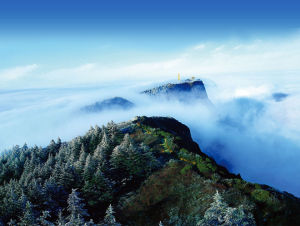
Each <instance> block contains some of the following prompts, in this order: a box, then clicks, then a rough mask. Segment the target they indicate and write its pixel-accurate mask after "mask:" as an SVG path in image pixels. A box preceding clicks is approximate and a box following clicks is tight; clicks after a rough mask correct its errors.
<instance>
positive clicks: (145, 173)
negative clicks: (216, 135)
mask: <svg viewBox="0 0 300 226" xmlns="http://www.w3.org/2000/svg"><path fill="white" fill-rule="evenodd" d="M72 189H77V190H76V192H78V194H77V195H78V196H79V197H80V198H82V200H80V199H76V200H77V201H76V202H82V203H81V204H80V205H79V204H78V205H79V206H78V208H77V209H76V211H78V214H80V218H78V219H77V218H76V220H77V221H78V222H79V221H80V222H81V223H80V224H79V225H84V223H85V222H86V223H87V221H88V220H89V218H93V219H94V222H97V223H99V224H101V225H103V224H104V225H105V224H106V225H107V224H108V223H109V222H108V220H109V219H112V217H113V216H112V211H111V210H108V211H106V209H107V207H108V206H109V205H110V204H112V206H113V208H114V210H115V217H116V220H117V221H118V222H120V223H122V224H124V225H158V223H159V222H160V221H162V222H163V224H164V225H187V226H189V225H221V224H223V225H224V224H225V223H226V224H227V225H255V224H258V225H297V224H298V222H300V200H299V199H298V198H296V197H294V196H292V195H290V194H288V193H282V192H279V191H276V190H275V189H273V188H271V187H269V186H266V185H259V184H253V183H249V182H247V181H244V180H243V179H242V178H241V177H240V176H239V175H234V174H231V173H230V172H228V170H227V169H226V168H224V167H222V166H219V165H218V164H217V163H216V162H215V161H214V160H213V159H212V158H210V157H209V156H207V155H206V154H204V153H203V152H202V151H201V149H200V148H199V146H198V145H197V144H196V143H195V142H194V141H193V140H192V138H191V134H190V130H189V128H188V127H187V126H185V125H183V124H182V123H180V122H178V121H177V120H175V119H173V118H165V117H136V118H135V119H133V120H131V121H128V122H124V123H120V124H114V123H109V124H108V125H107V126H106V127H102V128H101V129H100V128H99V127H95V128H91V129H90V130H89V131H88V133H87V134H85V135H84V136H81V137H77V138H74V139H73V140H72V141H70V142H65V143H62V142H61V141H60V140H59V141H58V142H53V141H52V142H51V144H50V145H49V146H47V147H46V148H43V149H42V148H37V147H35V148H27V147H22V148H20V147H16V148H14V149H13V150H11V151H10V152H8V153H7V154H6V155H3V156H2V157H1V158H0V225H1V222H3V223H4V224H7V222H8V221H9V220H10V219H13V220H17V221H19V220H20V219H21V220H20V221H21V223H24V222H23V221H24V219H23V216H28V215H29V216H32V219H31V220H32V224H38V222H37V220H35V219H39V216H42V214H43V211H49V212H50V213H51V216H50V215H49V216H48V217H47V220H48V221H50V222H56V221H57V220H58V215H59V210H61V217H60V218H59V219H60V220H61V222H65V223H67V222H69V223H74V222H70V221H71V220H72V219H73V218H72V214H73V213H72V212H69V211H70V209H72V208H69V207H68V206H70V203H72V202H71V201H70V200H72V197H73V199H74V197H75V198H76V197H77V196H76V192H75V191H74V190H73V191H72ZM68 194H71V195H69V197H68ZM24 200H25V201H24ZM26 200H27V201H26ZM24 202H25V203H26V207H28V208H24ZM29 207H30V208H29ZM83 209H86V211H83ZM28 211H29V212H28ZM25 213H26V214H25ZM86 213H88V214H89V216H88V215H87V214H86ZM105 215H106V218H105V217H104V216H105ZM107 215H109V217H107ZM25 220H28V219H25ZM73 220H74V219H73ZM26 222H27V221H26ZM26 222H25V223H26ZM226 224H225V225H226ZM88 225H95V224H91V223H89V224H88Z"/></svg>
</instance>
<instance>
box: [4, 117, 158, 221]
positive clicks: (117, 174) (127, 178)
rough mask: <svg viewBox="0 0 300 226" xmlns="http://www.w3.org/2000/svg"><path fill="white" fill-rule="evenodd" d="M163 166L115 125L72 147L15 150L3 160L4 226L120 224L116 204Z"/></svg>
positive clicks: (59, 145) (94, 131) (78, 140)
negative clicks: (125, 194) (116, 214)
mask: <svg viewBox="0 0 300 226" xmlns="http://www.w3.org/2000/svg"><path fill="white" fill-rule="evenodd" d="M160 167H161V164H160V162H159V161H158V160H157V159H156V158H155V156H154V155H153V153H152V152H151V151H150V150H149V147H148V146H147V145H145V144H143V143H138V144H136V143H135V142H133V140H132V139H131V137H130V135H129V134H127V133H126V131H120V130H119V129H118V126H117V125H116V124H115V123H113V122H111V123H108V124H107V126H106V127H104V126H103V127H102V128H100V127H98V126H96V127H95V128H91V129H90V130H89V131H88V132H87V134H86V135H84V136H80V137H76V138H75V139H73V140H72V141H70V142H68V143H66V142H61V140H60V139H58V140H57V141H56V142H55V141H53V140H52V141H51V143H50V144H49V145H48V146H47V147H46V148H41V147H33V148H28V147H27V145H24V146H23V147H19V146H15V147H14V148H13V149H12V150H9V151H7V152H6V153H4V154H2V156H1V157H0V224H5V225H7V224H8V225H54V224H55V225H95V224H96V223H97V224H100V225H118V223H117V222H116V220H115V216H114V211H113V207H112V206H114V205H117V204H118V201H119V198H120V197H121V195H122V194H124V193H126V192H128V191H130V190H133V189H136V188H138V186H139V185H140V183H141V182H142V181H143V180H144V179H145V178H146V177H147V176H148V175H150V174H151V173H152V172H153V171H154V170H156V169H158V168H160ZM111 204H112V205H111Z"/></svg>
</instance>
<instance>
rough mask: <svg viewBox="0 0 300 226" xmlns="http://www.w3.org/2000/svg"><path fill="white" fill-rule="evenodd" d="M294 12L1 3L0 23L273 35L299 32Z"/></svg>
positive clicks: (233, 0) (155, 4)
mask: <svg viewBox="0 0 300 226" xmlns="http://www.w3.org/2000/svg"><path fill="white" fill-rule="evenodd" d="M299 9H300V5H299V3H297V1H292V0H285V1H283V0H281V1H278V0H273V1H268V0H266V1H258V0H252V1H240V0H227V1H223V0H205V1H178V0H173V1H169V0H167V1H158V0H152V1H136V0H127V1H120V0H111V1H108V0H104V1H99V0H87V1H83V0H80V1H79V0H73V1H58V0H52V1H49V0H47V1H38V0H35V1H34V0H27V1H23V0H3V1H1V6H0V15H1V19H0V22H1V29H4V30H9V31H11V32H12V31H15V32H18V31H17V30H19V31H22V32H23V31H26V32H39V31H42V32H53V31H55V32H62V33H66V32H75V33H81V32H86V33H106V34H116V33H123V34H126V33H130V32H133V33H139V32H142V33H147V34H149V33H151V34H153V33H154V34H153V35H155V34H156V33H157V32H162V33H163V34H166V33H169V32H171V33H177V34H180V32H182V31H190V32H191V33H194V34H196V33H198V32H200V31H199V29H201V30H205V31H206V32H208V33H211V32H212V33H214V32H217V30H220V31H222V32H223V31H226V30H228V31H229V32H241V31H244V32H247V31H255V30H260V31H262V30H268V31H272V30H282V29H293V28H295V27H298V25H299V19H300V17H299Z"/></svg>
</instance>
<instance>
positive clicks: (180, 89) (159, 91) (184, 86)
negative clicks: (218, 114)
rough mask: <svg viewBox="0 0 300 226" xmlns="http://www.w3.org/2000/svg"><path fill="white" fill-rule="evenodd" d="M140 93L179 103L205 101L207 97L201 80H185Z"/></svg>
mask: <svg viewBox="0 0 300 226" xmlns="http://www.w3.org/2000/svg"><path fill="white" fill-rule="evenodd" d="M142 93H144V94H147V95H150V96H160V97H165V98H167V99H177V100H179V101H184V102H187V101H190V100H202V101H207V100H208V96H207V93H206V89H205V86H204V83H203V82H202V81H201V80H186V81H184V82H180V83H168V84H166V85H162V86H158V87H155V88H152V89H149V90H145V91H143V92H142Z"/></svg>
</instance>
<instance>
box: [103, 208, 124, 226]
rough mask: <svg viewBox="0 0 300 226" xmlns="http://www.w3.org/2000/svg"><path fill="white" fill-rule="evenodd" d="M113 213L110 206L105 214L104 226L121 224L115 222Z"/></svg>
mask: <svg viewBox="0 0 300 226" xmlns="http://www.w3.org/2000/svg"><path fill="white" fill-rule="evenodd" d="M114 213H115V211H114V210H113V207H112V205H111V204H110V205H109V206H108V208H107V210H106V212H105V217H104V225H105V226H120V225H121V224H120V223H118V222H117V221H116V218H115V216H114Z"/></svg>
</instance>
